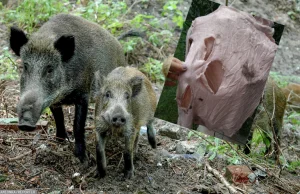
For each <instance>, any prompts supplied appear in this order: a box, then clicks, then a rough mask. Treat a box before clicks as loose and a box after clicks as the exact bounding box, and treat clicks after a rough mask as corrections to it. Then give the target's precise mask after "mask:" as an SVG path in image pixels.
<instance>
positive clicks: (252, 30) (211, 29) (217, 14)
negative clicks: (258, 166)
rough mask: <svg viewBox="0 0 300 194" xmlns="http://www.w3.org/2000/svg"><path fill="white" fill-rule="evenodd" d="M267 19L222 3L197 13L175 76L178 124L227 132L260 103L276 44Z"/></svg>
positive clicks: (230, 134) (226, 133) (231, 130)
mask: <svg viewBox="0 0 300 194" xmlns="http://www.w3.org/2000/svg"><path fill="white" fill-rule="evenodd" d="M271 24H272V23H271V22H269V21H268V20H264V19H260V18H254V17H252V16H251V15H249V14H247V13H244V12H241V11H238V10H235V9H233V8H228V7H225V6H220V7H219V8H218V9H217V10H216V11H214V12H212V13H211V14H209V15H206V16H203V17H198V18H196V19H195V20H194V21H193V23H192V26H191V27H190V29H189V31H188V34H187V39H186V48H187V50H186V53H187V54H186V59H185V65H186V66H187V67H188V68H187V71H186V72H185V73H183V74H181V76H179V84H178V89H177V104H178V111H179V117H178V124H179V125H182V126H184V127H188V128H191V126H192V124H193V123H195V124H200V125H204V126H206V127H207V128H208V129H209V130H214V131H217V132H220V133H223V134H224V135H226V136H229V137H231V136H232V135H233V134H235V133H236V132H237V131H238V130H239V129H240V128H241V126H242V124H243V123H244V122H245V121H246V119H247V118H248V117H249V116H251V115H252V114H253V112H254V110H255V108H256V107H257V105H258V104H259V102H260V98H261V96H262V94H263V90H264V86H265V84H266V81H267V77H268V74H269V71H270V68H271V65H272V63H273V60H274V57H275V52H276V49H277V45H276V44H275V43H274V40H273V38H272V34H273V29H272V28H271V27H270V26H271Z"/></svg>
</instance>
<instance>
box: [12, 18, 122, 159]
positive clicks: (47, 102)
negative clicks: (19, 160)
mask: <svg viewBox="0 0 300 194" xmlns="http://www.w3.org/2000/svg"><path fill="white" fill-rule="evenodd" d="M10 47H11V49H12V50H13V51H14V52H15V54H16V55H18V56H20V57H21V60H22V63H23V72H22V75H21V81H20V86H21V96H20V102H19V104H18V107H17V109H18V116H19V128H20V129H21V130H23V131H32V130H34V129H35V127H36V123H37V121H38V119H39V118H40V116H41V114H42V112H43V110H44V109H45V108H47V107H50V110H51V112H52V113H53V116H54V119H55V123H56V136H57V137H58V139H63V140H64V139H65V138H67V133H66V129H65V125H64V115H63V109H62V105H64V104H75V119H74V130H73V131H74V136H75V155H76V156H77V157H78V158H79V159H80V161H81V162H84V161H86V160H85V159H86V153H85V150H86V146H85V139H84V126H85V121H86V116H87V110H88V101H89V98H90V89H91V87H92V80H93V79H94V76H93V75H94V73H95V72H96V71H99V74H101V75H107V74H108V73H109V72H111V71H112V70H113V69H114V68H116V67H117V66H124V65H125V56H124V53H123V49H122V47H121V45H120V43H119V42H118V41H117V39H116V38H115V37H113V36H112V35H111V34H110V33H109V32H108V31H106V30H105V29H103V28H101V27H100V26H99V25H98V24H96V23H92V22H90V21H88V20H85V19H83V18H81V17H78V16H73V15H69V14H59V15H56V16H54V17H52V18H51V19H50V20H49V21H48V22H46V23H45V24H43V25H42V27H41V28H40V29H39V30H38V31H37V32H35V33H33V34H32V35H31V36H30V38H27V35H26V34H25V33H24V32H23V31H22V30H21V29H19V28H17V27H11V30H10Z"/></svg>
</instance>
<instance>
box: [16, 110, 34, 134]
mask: <svg viewBox="0 0 300 194" xmlns="http://www.w3.org/2000/svg"><path fill="white" fill-rule="evenodd" d="M19 119H20V120H19V125H18V127H19V129H20V130H22V131H33V130H34V129H35V127H36V126H35V123H34V122H33V120H32V112H31V111H26V112H24V113H22V115H21V116H20V118H19Z"/></svg>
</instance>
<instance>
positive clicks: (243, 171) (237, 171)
mask: <svg viewBox="0 0 300 194" xmlns="http://www.w3.org/2000/svg"><path fill="white" fill-rule="evenodd" d="M251 173H252V171H251V170H250V169H249V168H248V167H247V166H245V165H229V166H227V167H226V172H225V177H226V178H227V180H228V181H230V182H233V183H236V184H240V183H243V184H251V182H250V181H249V178H248V176H249V175H250V174H251Z"/></svg>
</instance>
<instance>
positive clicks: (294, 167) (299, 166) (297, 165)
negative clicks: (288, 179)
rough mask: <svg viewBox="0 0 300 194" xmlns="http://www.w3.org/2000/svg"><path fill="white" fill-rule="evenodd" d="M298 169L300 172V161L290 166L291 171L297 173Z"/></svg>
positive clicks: (293, 162)
mask: <svg viewBox="0 0 300 194" xmlns="http://www.w3.org/2000/svg"><path fill="white" fill-rule="evenodd" d="M296 169H299V170H300V160H296V161H292V162H291V163H289V164H288V170H289V171H295V170H296Z"/></svg>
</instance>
